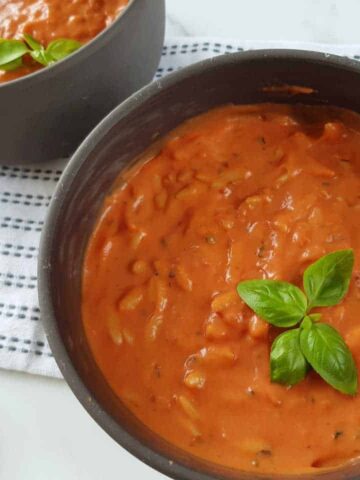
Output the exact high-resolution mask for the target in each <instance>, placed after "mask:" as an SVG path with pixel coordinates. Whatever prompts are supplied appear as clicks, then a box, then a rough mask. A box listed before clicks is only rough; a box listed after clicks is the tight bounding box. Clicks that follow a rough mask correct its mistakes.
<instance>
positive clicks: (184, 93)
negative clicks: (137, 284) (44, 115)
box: [38, 50, 360, 480]
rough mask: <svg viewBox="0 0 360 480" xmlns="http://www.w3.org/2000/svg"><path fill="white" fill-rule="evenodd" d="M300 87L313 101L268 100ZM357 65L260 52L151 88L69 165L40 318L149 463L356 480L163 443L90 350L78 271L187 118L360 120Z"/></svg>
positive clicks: (97, 403)
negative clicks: (268, 469) (207, 455)
mask: <svg viewBox="0 0 360 480" xmlns="http://www.w3.org/2000/svg"><path fill="white" fill-rule="evenodd" d="M274 84H288V85H294V84H295V85H302V86H307V87H311V88H313V89H314V93H313V94H308V95H301V94H300V95H293V96H287V95H285V94H284V93H281V92H276V91H272V92H265V91H264V89H263V87H265V86H269V85H270V86H271V85H274ZM359 88H360V65H359V64H358V63H357V62H354V61H351V60H347V59H343V58H340V57H336V56H332V55H324V54H319V53H312V52H301V51H294V50H262V51H253V52H247V53H238V54H231V55H225V56H221V57H217V58H215V59H211V60H207V61H205V62H201V63H199V64H196V65H194V66H191V67H188V68H186V69H183V70H181V71H180V72H176V73H174V74H171V75H169V76H168V77H166V78H165V79H163V80H159V81H157V82H155V83H153V84H152V85H150V86H148V87H145V88H144V89H142V90H141V91H140V92H138V93H137V94H135V95H134V96H132V97H131V98H130V99H129V100H127V101H126V102H124V103H123V104H122V105H120V106H119V107H117V108H116V109H115V110H113V111H112V112H111V113H110V114H109V115H108V116H107V117H106V118H105V120H103V121H102V122H101V123H100V125H99V126H98V127H97V128H96V129H95V130H94V131H93V132H92V133H91V134H90V135H89V136H88V137H87V139H86V140H85V141H84V142H83V143H82V145H81V146H80V147H79V149H78V150H77V152H76V153H75V155H74V156H73V158H72V160H71V161H70V163H69V165H68V166H67V168H66V170H65V172H64V174H63V176H62V177H61V180H60V182H59V185H58V187H57V190H56V192H55V194H54V197H53V200H52V202H51V206H50V210H49V214H48V217H47V221H46V224H45V227H44V231H43V234H42V239H41V246H40V258H39V269H38V277H39V300H40V307H41V316H42V320H43V323H44V325H45V330H46V333H47V337H48V340H49V343H50V346H51V349H52V351H53V353H54V355H55V358H56V360H57V362H58V365H59V367H60V370H61V372H62V373H63V375H64V377H65V380H66V381H67V382H68V384H69V386H70V387H71V389H72V390H73V392H74V393H75V395H76V396H77V398H78V399H79V401H80V402H81V403H82V404H83V406H84V408H85V409H86V410H87V411H88V412H89V414H90V415H91V416H92V417H93V418H94V420H95V421H96V422H97V423H98V424H99V425H100V426H101V427H102V428H103V429H104V430H105V431H106V432H107V433H108V434H109V435H111V436H112V437H113V438H114V440H116V441H117V442H118V443H119V444H120V445H122V446H123V447H124V448H126V449H127V450H129V451H130V452H131V453H133V454H134V455H136V456H137V457H138V458H140V459H141V460H142V461H144V462H145V463H147V464H149V465H151V466H152V467H154V468H156V469H158V470H159V471H161V472H163V473H165V474H167V475H169V476H170V477H172V478H176V479H182V480H228V479H237V480H256V479H277V480H280V479H285V478H292V479H294V480H295V479H298V480H300V479H301V480H309V479H312V478H316V479H321V480H341V479H347V480H356V479H359V478H360V465H359V462H357V463H354V464H350V465H346V466H344V467H342V468H340V469H338V470H336V471H332V472H320V473H318V474H311V475H294V476H281V475H260V474H255V473H246V472H239V471H234V470H230V469H225V468H221V467H220V466H218V465H215V464H210V463H208V462H205V461H201V460H199V459H198V458H195V457H193V456H191V455H190V454H189V453H185V452H183V451H181V450H179V449H178V448H176V447H174V446H172V445H170V444H169V443H168V442H166V441H165V440H163V439H161V438H160V437H159V436H158V435H156V434H155V433H154V432H151V431H150V430H149V429H148V428H147V427H145V426H144V425H143V424H141V422H140V421H139V420H137V419H136V418H135V416H134V415H133V414H132V413H131V412H130V411H129V410H127V408H126V407H125V406H124V405H123V404H122V402H121V401H120V400H119V398H117V397H116V396H115V395H114V393H113V392H112V391H111V389H110V387H109V386H108V385H107V383H106V381H105V380H104V378H103V376H102V374H101V372H100V371H99V369H98V368H97V366H96V364H95V362H94V360H93V358H92V355H91V352H90V350H89V347H88V344H87V341H86V338H85V335H84V330H83V327H82V322H81V311H80V301H81V271H82V264H83V258H84V251H85V248H86V245H87V242H88V238H89V234H90V233H91V230H92V228H93V227H94V222H95V221H96V218H97V215H98V213H99V209H100V208H101V204H102V201H103V199H104V196H105V195H106V193H107V192H108V191H109V189H110V188H111V185H112V184H113V182H114V180H115V178H116V177H117V175H118V174H119V172H120V171H121V169H123V168H125V167H127V166H128V165H129V164H130V163H131V162H133V159H134V158H135V157H137V156H138V155H139V154H140V153H141V152H142V151H143V150H145V149H146V148H147V147H148V146H149V145H150V144H151V143H152V141H153V139H154V137H155V136H157V135H164V134H166V133H167V132H168V131H169V130H171V129H173V128H174V127H176V126H177V125H178V124H180V123H181V122H183V121H184V120H186V119H187V118H189V117H191V116H193V115H197V114H199V113H201V112H204V111H206V110H208V109H209V108H212V107H215V106H217V105H221V104H226V103H229V102H234V103H239V104H243V103H259V102H268V101H271V102H282V103H284V102H286V103H295V102H302V103H307V104H326V103H330V104H333V105H338V106H341V107H347V108H352V109H353V110H355V111H357V112H360V96H359V94H358V91H359Z"/></svg>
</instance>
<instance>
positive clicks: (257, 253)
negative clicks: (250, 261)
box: [256, 243, 265, 258]
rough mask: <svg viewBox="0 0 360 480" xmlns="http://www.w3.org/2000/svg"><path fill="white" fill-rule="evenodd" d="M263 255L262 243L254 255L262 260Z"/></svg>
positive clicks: (263, 246)
mask: <svg viewBox="0 0 360 480" xmlns="http://www.w3.org/2000/svg"><path fill="white" fill-rule="evenodd" d="M264 253H265V245H264V243H262V244H261V245H260V247H259V248H258V249H257V252H256V255H257V257H259V258H264Z"/></svg>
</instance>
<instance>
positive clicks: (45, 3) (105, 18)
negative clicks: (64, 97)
mask: <svg viewBox="0 0 360 480" xmlns="http://www.w3.org/2000/svg"><path fill="white" fill-rule="evenodd" d="M128 3H129V0H73V1H67V0H10V1H9V0H0V38H4V39H9V40H11V39H22V35H23V34H24V33H28V34H30V35H32V36H33V37H34V38H35V39H36V40H37V41H39V42H40V43H41V44H42V45H45V46H47V45H48V44H49V43H50V42H51V41H52V40H55V39H58V38H70V39H74V40H78V41H79V42H81V43H86V42H88V41H90V40H91V39H92V38H94V37H95V36H96V35H97V34H98V33H100V32H101V31H102V30H104V29H105V28H106V27H108V26H109V25H110V24H111V23H112V22H113V21H114V20H115V19H116V17H117V16H118V15H119V14H120V13H121V12H122V11H123V10H124V8H125V7H126V5H127V4H128ZM36 68H39V66H38V64H36V65H33V64H32V62H30V61H29V59H28V65H27V66H26V67H23V68H21V69H18V70H15V71H10V72H3V71H1V70H0V83H1V82H6V81H9V80H13V79H14V78H18V77H20V76H23V75H26V74H28V73H31V72H33V71H35V70H36Z"/></svg>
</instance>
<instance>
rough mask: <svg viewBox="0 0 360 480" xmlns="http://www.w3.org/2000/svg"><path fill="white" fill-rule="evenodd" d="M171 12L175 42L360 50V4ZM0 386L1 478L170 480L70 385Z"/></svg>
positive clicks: (203, 6)
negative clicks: (128, 448)
mask: <svg viewBox="0 0 360 480" xmlns="http://www.w3.org/2000/svg"><path fill="white" fill-rule="evenodd" d="M153 1H156V0H153ZM167 10H168V12H167V31H166V35H167V37H170V36H176V35H181V36H218V37H231V38H239V39H241V40H262V41H263V40H284V41H305V42H321V43H340V44H344V43H359V44H360V29H359V28H358V23H359V18H360V15H359V14H360V1H359V0H302V1H301V2H293V1H289V0H272V1H271V2H270V1H268V0H251V1H250V2H249V1H248V0H221V1H219V0H216V1H215V0H167ZM0 382H1V395H0V425H1V427H0V458H1V461H0V478H2V479H11V480H100V479H103V478H107V479H113V478H123V479H129V480H130V479H141V480H160V479H161V478H165V477H164V476H163V475H160V474H158V473H157V472H155V471H154V470H152V469H150V468H149V467H147V466H145V465H143V464H142V463H141V462H139V461H138V460H136V459H135V458H134V457H132V456H131V455H130V454H128V453H127V452H125V451H124V450H123V449H122V448H120V447H119V446H118V445H116V444H115V442H113V441H112V440H111V439H110V438H109V437H108V436H107V435H106V434H105V433H104V432H103V431H102V430H101V429H100V428H99V427H98V426H97V425H96V424H95V422H94V421H93V420H92V419H91V418H90V417H89V416H88V415H87V413H86V412H85V411H84V410H83V408H82V407H81V406H80V404H79V403H78V402H77V400H76V399H75V397H74V396H73V394H72V393H71V392H70V390H69V388H68V387H67V385H66V383H65V382H64V381H61V380H52V379H47V378H40V377H36V376H30V375H24V374H19V373H14V372H5V371H1V372H0Z"/></svg>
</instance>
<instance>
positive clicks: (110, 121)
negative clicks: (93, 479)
mask: <svg viewBox="0 0 360 480" xmlns="http://www.w3.org/2000/svg"><path fill="white" fill-rule="evenodd" d="M251 60H257V61H258V60H268V61H269V60H270V61H272V60H283V61H284V60H289V61H290V60H298V61H304V62H307V63H313V64H314V65H319V64H325V65H328V66H333V67H335V68H340V69H343V70H349V71H352V72H354V73H356V74H358V75H359V78H360V62H357V61H356V60H352V59H349V58H346V57H341V56H338V55H334V54H328V53H321V52H314V51H310V50H309V51H307V50H296V49H261V50H250V51H241V52H236V53H230V54H224V55H219V56H216V57H212V58H210V59H206V60H203V61H200V62H197V63H194V64H192V65H190V66H187V67H184V68H182V69H181V70H178V71H175V72H172V73H170V74H168V75H166V76H165V77H164V78H161V79H158V80H155V81H154V82H152V83H151V84H149V85H147V86H145V87H143V88H142V89H140V90H139V91H138V92H136V93H134V94H133V95H131V96H130V97H129V98H128V99H127V100H125V101H124V102H122V103H121V104H120V105H118V106H117V107H115V108H114V109H113V110H112V111H111V112H110V113H109V114H108V115H107V116H106V117H105V118H104V119H103V120H102V121H101V122H100V123H99V124H98V125H97V126H96V127H95V128H94V129H93V130H92V131H91V132H90V133H89V134H88V136H87V137H86V138H85V139H84V140H83V142H82V143H81V145H80V146H79V147H78V148H77V150H76V151H75V153H74V154H73V156H72V157H71V159H70V161H69V163H68V164H67V166H66V167H65V169H64V172H63V174H62V176H61V178H60V180H59V183H58V185H57V186H56V189H55V191H54V194H53V197H52V200H51V202H50V206H49V209H48V212H47V216H46V220H45V223H44V227H43V231H42V234H41V240H40V246H39V258H38V297H39V304H40V311H41V320H42V323H43V326H44V329H45V333H46V337H47V339H48V342H49V345H50V348H51V351H52V352H53V355H54V357H55V360H56V362H57V364H58V367H59V369H60V371H61V373H62V374H63V377H64V379H65V381H66V382H67V384H68V385H69V387H70V389H71V390H72V392H73V393H74V395H75V396H76V398H77V399H78V401H79V402H80V403H81V404H82V406H83V407H84V408H85V410H86V411H87V412H88V414H89V415H90V416H91V417H92V418H93V419H94V420H95V422H96V423H97V424H98V425H99V426H100V427H101V428H102V429H103V430H104V431H105V432H106V433H108V435H110V436H111V437H112V438H113V439H114V440H115V441H116V442H117V443H118V444H119V445H120V446H122V447H123V448H125V450H127V451H128V452H130V453H131V454H132V455H134V456H135V457H136V458H138V459H139V460H141V461H143V462H144V463H145V464H147V465H148V466H150V467H152V468H154V469H156V470H158V471H159V472H161V473H163V474H165V475H168V476H169V477H171V478H174V479H177V480H217V478H218V477H217V476H216V473H214V474H212V473H206V472H204V471H201V470H198V469H194V468H190V467H188V466H186V465H185V464H184V463H181V462H176V461H174V460H173V459H171V458H168V457H166V456H164V455H163V454H161V453H160V452H159V451H157V450H156V449H153V448H152V447H149V446H147V445H145V444H144V443H142V442H141V441H140V440H138V439H137V438H136V437H134V436H132V435H131V434H130V433H128V432H127V431H126V430H125V429H124V428H123V427H122V425H121V424H119V423H117V422H116V420H115V419H114V418H113V417H112V416H111V415H110V414H109V413H107V412H106V410H105V409H103V407H102V406H101V405H100V404H99V403H98V402H97V401H96V399H95V396H94V395H93V394H92V393H91V391H90V390H88V388H87V387H86V385H85V384H84V383H83V381H82V379H81V377H80V375H79V374H78V372H77V370H76V369H75V367H74V365H73V364H72V361H71V359H70V356H69V354H68V352H67V350H66V348H65V345H64V343H63V341H62V339H61V335H60V332H59V328H58V326H57V320H56V315H55V309H54V305H53V302H52V292H51V288H50V285H51V283H50V279H51V252H52V248H53V244H54V241H55V242H56V238H55V235H54V234H55V231H56V226H57V220H58V218H59V216H60V214H61V211H62V209H63V204H64V202H65V201H66V197H67V192H68V190H69V189H70V188H71V185H72V183H73V181H74V179H75V177H76V175H77V174H78V172H79V170H80V168H81V167H82V166H83V164H84V163H85V162H86V161H87V157H88V155H89V153H90V152H91V151H92V150H93V149H94V148H95V147H96V145H97V144H98V143H99V142H100V141H101V140H102V138H103V137H104V136H105V135H106V134H107V133H108V132H109V130H111V128H112V127H113V126H114V125H116V124H117V123H118V122H119V121H121V120H122V119H123V118H124V117H126V116H127V115H128V114H130V113H131V112H132V111H134V110H136V109H137V108H138V107H139V106H141V105H142V104H143V103H144V102H146V100H147V99H149V98H150V97H152V96H154V95H156V93H157V92H158V91H159V90H163V89H168V88H171V87H172V86H173V85H175V84H177V83H179V82H181V81H183V80H185V79H188V78H191V77H193V76H196V75H197V74H198V73H201V72H203V71H207V70H211V69H216V68H219V67H224V66H226V65H229V64H233V63H236V64H239V63H240V64H241V63H243V62H246V61H251ZM299 83H300V84H301V82H299ZM357 468H359V467H358V465H357ZM342 472H343V468H342V467H339V469H334V470H330V471H323V472H319V473H316V474H314V473H303V474H290V475H289V474H261V473H257V474H256V478H258V479H262V478H263V479H264V480H265V479H269V478H270V477H271V479H273V480H286V479H294V480H297V479H301V480H311V479H313V478H314V476H315V477H316V478H321V479H324V480H327V479H329V480H334V479H335V478H338V477H335V476H332V475H331V473H333V475H336V474H339V473H342ZM348 473H351V474H352V472H348ZM358 473H359V469H358V470H357V473H356V472H354V475H357V474H358ZM327 474H329V475H330V476H329V477H328V475H327ZM241 475H244V476H245V478H247V479H249V478H255V476H254V472H250V471H249V472H245V471H244V472H242V471H239V478H242V477H241ZM250 475H253V477H251V476H250ZM355 478H358V477H356V476H354V477H353V480H355ZM350 479H351V477H349V479H348V480H350Z"/></svg>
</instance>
